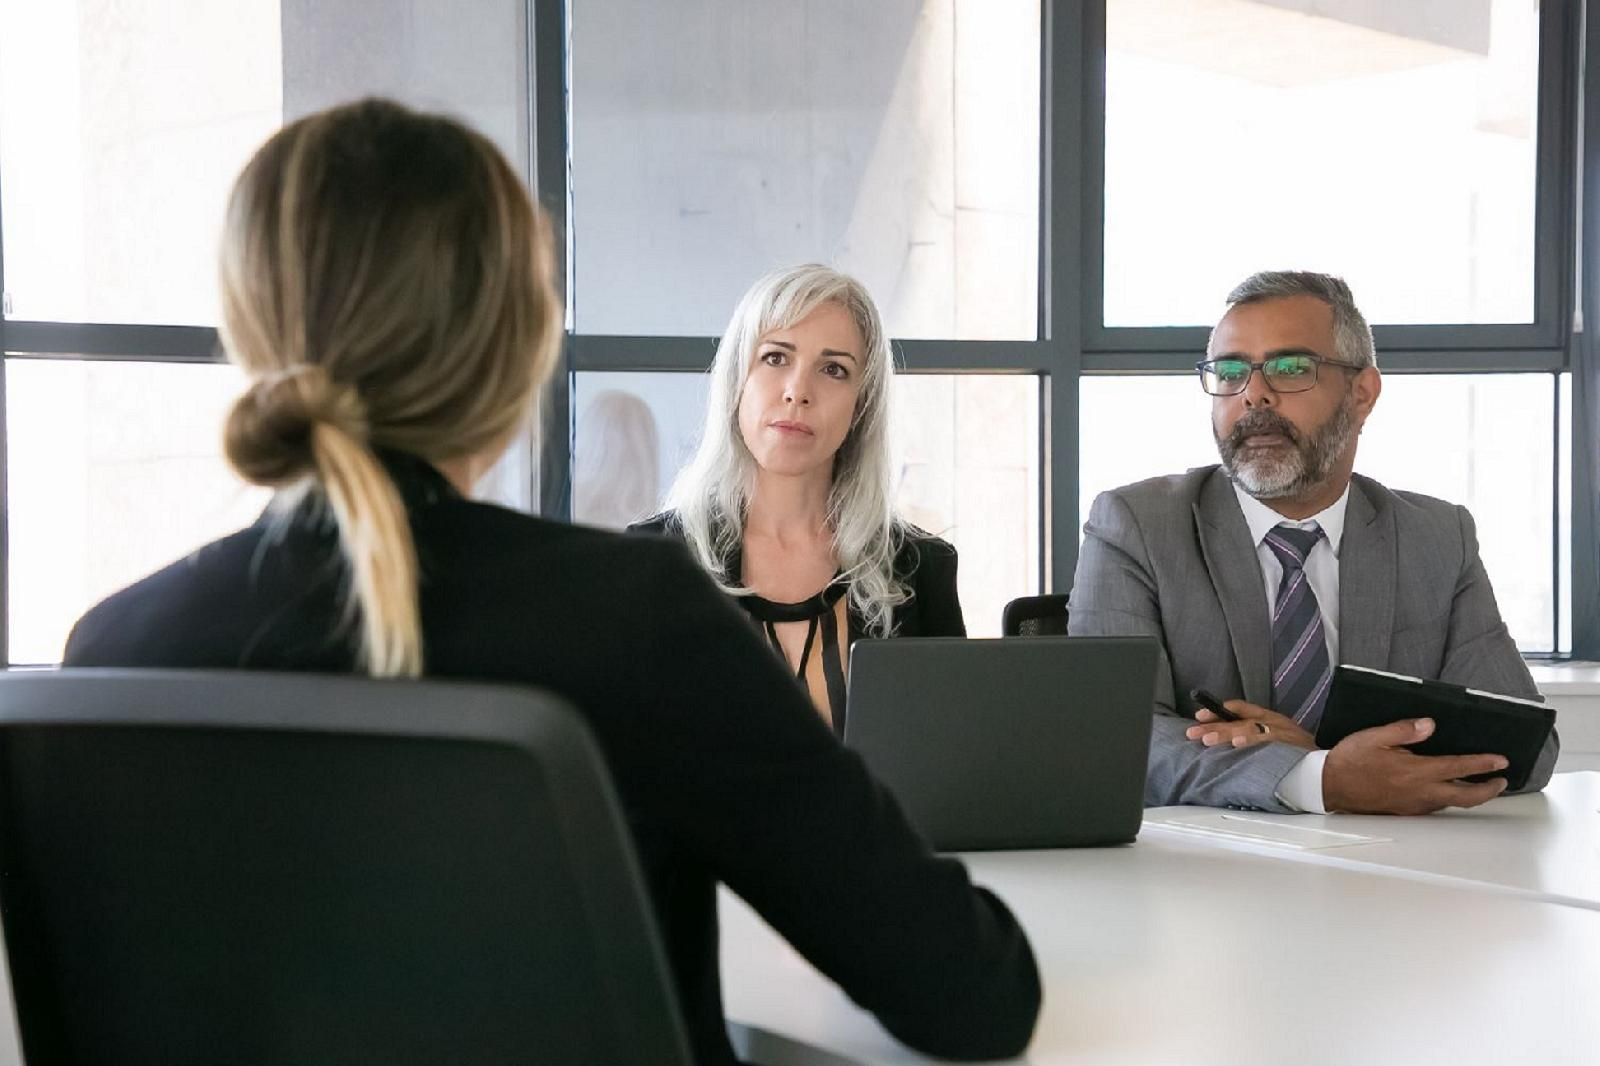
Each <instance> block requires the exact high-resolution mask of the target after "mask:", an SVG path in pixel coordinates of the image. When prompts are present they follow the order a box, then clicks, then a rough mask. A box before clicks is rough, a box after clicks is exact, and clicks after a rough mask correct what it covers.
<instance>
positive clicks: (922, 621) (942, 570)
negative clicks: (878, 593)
mask: <svg viewBox="0 0 1600 1066" xmlns="http://www.w3.org/2000/svg"><path fill="white" fill-rule="evenodd" d="M900 554H901V558H903V559H906V560H907V562H908V564H909V566H908V569H910V571H911V572H910V576H909V582H910V585H911V591H912V592H913V593H914V598H913V600H912V604H911V605H910V606H911V609H910V610H908V611H906V612H905V624H904V625H902V626H901V627H900V628H899V630H898V631H897V632H898V635H899V636H902V637H964V636H966V635H967V623H966V619H965V618H963V617H962V614H961V598H960V596H959V595H958V594H957V592H956V550H955V548H954V547H953V546H952V545H951V544H950V543H949V542H948V541H945V540H941V539H940V538H938V537H933V536H920V537H916V538H914V539H912V540H910V541H908V542H907V545H906V547H905V548H903V549H902V550H901V553H900Z"/></svg>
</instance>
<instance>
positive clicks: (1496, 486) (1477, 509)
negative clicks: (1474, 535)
mask: <svg viewBox="0 0 1600 1066" xmlns="http://www.w3.org/2000/svg"><path fill="white" fill-rule="evenodd" d="M1553 381H1554V379H1553V377H1551V376H1546V375H1543V374H1472V375H1468V374H1463V375H1449V376H1444V375H1429V374H1389V375H1387V376H1385V377H1384V379H1383V396H1382V399H1381V400H1380V401H1379V404H1378V407H1377V410H1376V411H1374V413H1373V416H1372V418H1371V419H1370V420H1369V421H1368V422H1367V425H1366V428H1365V429H1364V430H1363V432H1362V434H1361V444H1360V448H1359V450H1358V452H1357V456H1356V470H1357V472H1358V473H1362V474H1366V475H1368V476H1370V477H1373V478H1376V479H1377V480H1378V481H1380V482H1382V483H1383V484H1384V485H1386V486H1388V487H1389V488H1392V489H1400V490H1408V491H1412V492H1421V493H1426V494H1427V495H1429V496H1437V497H1439V498H1440V499H1444V500H1449V501H1450V502H1452V503H1459V504H1462V505H1464V506H1466V507H1467V509H1468V510H1470V511H1471V512H1472V517H1473V519H1474V520H1475V521H1476V523H1477V527H1478V545H1479V549H1480V551H1481V552H1482V555H1483V564H1484V567H1485V568H1486V569H1487V570H1488V572H1489V578H1490V580H1491V581H1492V582H1493V584H1494V591H1495V597H1496V599H1497V600H1498V601H1499V604H1500V613H1501V616H1502V617H1504V618H1505V621H1506V625H1507V626H1508V627H1509V628H1510V630H1511V635H1512V636H1513V637H1514V638H1516V641H1517V646H1518V647H1519V648H1521V649H1522V650H1523V651H1540V652H1547V651H1551V650H1553V649H1554V647H1555V637H1556V635H1555V632H1554V628H1553V626H1554V617H1555V614H1554V612H1555V602H1554V597H1555V595H1556V589H1555V588H1553V587H1552V580H1551V577H1552V543H1551V538H1552V533H1553V530H1552V521H1553V514H1554V510H1555V508H1554V502H1555V501H1554V496H1553V484H1554V474H1553V470H1552V463H1553V462H1554V457H1555V444H1554V441H1555V438H1554V431H1555V426H1554V414H1555V406H1554V401H1555V394H1554V392H1553V391H1552V389H1553V388H1554V384H1553ZM1079 399H1080V417H1081V419H1082V423H1081V428H1080V434H1081V439H1082V441H1083V448H1082V452H1081V457H1080V464H1079V477H1080V478H1081V481H1080V487H1081V490H1082V492H1081V496H1080V501H1081V502H1080V507H1081V513H1082V514H1083V515H1084V517H1087V516H1088V514H1089V504H1090V503H1091V502H1092V501H1093V500H1094V497H1095V496H1096V495H1098V494H1099V493H1100V492H1102V491H1104V490H1106V489H1111V488H1116V487H1117V486H1119V485H1125V484H1128V483H1130V482H1134V481H1138V480H1141V479H1143V478H1147V477H1155V476H1157V475H1161V474H1172V473H1178V472H1181V471H1183V470H1187V469H1189V468H1190V467H1195V466H1204V465H1207V464H1211V463H1215V462H1216V461H1217V450H1216V445H1215V443H1214V442H1213V441H1212V438H1211V422H1210V401H1209V398H1208V397H1206V396H1205V395H1204V394H1203V393H1202V392H1201V391H1200V385H1199V382H1198V381H1196V380H1194V379H1193V378H1192V377H1182V378H1177V377H1159V378H1136V377H1100V378H1085V379H1084V380H1083V385H1082V392H1081V394H1080V397H1079ZM1419 441H1425V442H1427V447H1419V446H1418V442H1419Z"/></svg>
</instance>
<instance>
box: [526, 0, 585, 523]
mask: <svg viewBox="0 0 1600 1066" xmlns="http://www.w3.org/2000/svg"><path fill="white" fill-rule="evenodd" d="M524 11H525V19H526V21H527V42H526V54H527V56H528V63H529V69H530V71H531V76H530V77H529V79H528V90H529V114H530V115H531V117H532V120H533V137H532V141H531V145H530V149H531V153H532V159H531V160H530V164H531V173H532V176H533V188H534V195H535V196H536V197H537V198H538V199H539V202H540V203H541V204H542V205H543V207H544V210H545V212H546V214H547V215H548V216H549V218H550V225H551V230H552V231H553V234H554V237H555V241H554V243H555V257H556V277H558V278H561V279H562V281H563V284H562V288H563V290H564V291H565V294H566V297H567V299H569V300H570V299H572V297H573V288H574V286H573V285H572V284H571V278H572V271H571V270H570V264H569V260H568V254H567V253H568V249H569V248H571V247H572V243H571V241H570V240H569V239H568V238H569V227H570V226H571V224H572V221H571V219H570V217H569V213H568V211H567V194H568V174H569V170H568V165H567V164H568V150H569V146H570V145H571V143H572V138H571V131H570V130H569V129H568V122H569V118H570V116H569V112H568V106H567V102H568V89H569V86H568V63H569V62H570V51H571V49H570V48H569V44H570V41H569V39H568V17H567V15H568V12H567V0H526V2H525V7H524ZM574 324H576V320H575V319H574ZM572 358H573V338H572V336H571V335H570V334H568V335H566V336H565V337H564V343H563V345H562V352H561V356H560V359H559V361H558V363H557V371H556V373H555V374H553V375H552V376H551V379H550V382H549V384H548V385H546V387H545V389H544V393H543V396H542V398H541V401H540V412H539V429H538V435H539V455H538V470H539V491H538V500H537V503H538V508H539V513H540V514H541V515H544V516H545V517H547V518H561V519H566V518H570V517H571V516H572V492H571V486H572V388H573V378H572V375H573V363H572Z"/></svg>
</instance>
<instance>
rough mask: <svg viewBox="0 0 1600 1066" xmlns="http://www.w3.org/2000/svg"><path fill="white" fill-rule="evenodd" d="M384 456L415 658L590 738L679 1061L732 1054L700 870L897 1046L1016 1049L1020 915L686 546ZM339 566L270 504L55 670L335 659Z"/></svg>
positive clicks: (329, 543) (100, 609)
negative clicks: (544, 514) (474, 489)
mask: <svg viewBox="0 0 1600 1066" xmlns="http://www.w3.org/2000/svg"><path fill="white" fill-rule="evenodd" d="M386 461H387V462H388V463H389V465H390V468H391V472H392V473H393V474H394V475H395V479H396V483H397V485H398V486H399V487H400V490H401V493H402V495H403V497H404V498H405V500H406V505H407V509H408V511H409V513H410V516H411V524H412V532H413V535H414V536H415V538H416V544H417V551H418V555H419V559H420V563H421V567H422V575H423V578H422V586H421V602H422V628H423V634H424V645H423V653H424V656H425V658H426V662H427V672H428V674H429V675H430V676H434V677H442V678H449V677H457V678H476V679H483V680H492V681H510V682H526V683H528V684H532V685H538V686H541V687H544V688H548V689H550V690H552V691H554V692H557V693H559V694H560V695H562V696H564V697H566V698H567V699H568V700H570V701H571V702H572V703H573V704H574V705H575V706H577V708H578V709H579V710H580V711H582V712H583V714H584V716H585V718H587V719H588V722H589V724H590V726H591V727H592V728H593V730H594V732H595V735H596V737H597V738H598V740H599V742H600V746H601V748H602V749H603V750H604V751H605V754H606V756H607V759H608V762H609V763H610V766H611V770H612V774H613V776H614V777H615V779H616V783H617V787H618V790H619V792H620V793H621V798H622V802H623V805H624V808H625V809H626V811H627V812H628V815H629V820H630V823H631V826H632V829H633V834H634V839H635V842H636V844H637V846H638V850H639V856H640V859H641V862H642V864H643V867H644V871H645V876H646V879H647V881H648V883H649V890H650V895H651V898H652V900H653V902H654V905H655V910H656V916H657V918H658V920H659V922H660V926H661V931H662V935H663V939H664V940H665V943H666V948H667V952H668V954H669V956H670V959H671V963H672V967H673V971H674V974H675V976H676V978H677V982H678V988H679V993H680V995H681V999H682V1005H683V1010H684V1013H685V1015H686V1022H687V1028H688V1031H689V1035H690V1040H691V1042H692V1044H693V1047H694V1051H695V1054H696V1057H697V1061H699V1062H700V1063H702V1064H711V1063H716V1064H723V1063H732V1062H733V1061H734V1057H733V1052H732V1049H731V1047H730V1046H729V1043H728V1039H727V1034H726V1031H725V1029H724V1026H723V1018H722V1001H721V986H720V983H719V976H718V968H717V928H716V895H715V886H716V883H717V882H718V881H722V882H725V883H726V884H727V885H728V886H729V887H730V888H732V889H733V890H734V891H735V892H737V893H738V894H739V895H740V896H742V897H744V899H745V900H746V901H748V902H749V903H750V904H751V905H752V906H753V907H754V908H755V909H756V910H757V911H758V912H759V913H760V914H761V915H762V916H763V917H764V918H765V919H766V920H767V921H768V922H769V923H770V924H771V925H772V926H773V927H774V928H775V929H776V930H777V931H778V932H780V933H782V934H783V935H784V936H785V937H786V938H787V939H788V940H789V942H790V943H792V944H793V945H794V946H795V947H796V948H797V949H798V950H799V951H800V952H801V953H802V954H803V955H804V956H805V957H806V958H807V959H809V960H810V961H811V962H812V964H813V965H815V966H816V967H817V968H818V969H819V970H821V971H822V972H823V973H825V974H827V975H828V976H829V977H831V978H832V979H833V980H835V981H837V982H838V983H839V985H840V986H841V987H842V988H843V989H844V990H845V991H846V992H847V993H849V995H850V996H851V997H852V998H853V999H854V1000H855V1001H856V1002H857V1003H859V1004H861V1006H863V1007H865V1008H866V1009H868V1010H870V1011H872V1012H874V1013H875V1014H876V1015H877V1016H878V1018H879V1020H880V1021H882V1023H883V1024H884V1026H885V1027H886V1028H888V1029H889V1031H890V1032H892V1033H894V1034H895V1035H896V1036H897V1037H899V1038H900V1039H901V1040H903V1041H905V1042H906V1043H907V1044H910V1045H912V1046H914V1047H917V1048H920V1049H922V1050H924V1051H928V1052H931V1053H934V1054H940V1055H945V1056H950V1057H970V1058H1001V1057H1006V1056H1009V1055H1012V1054H1014V1053H1016V1052H1017V1051H1018V1050H1020V1049H1021V1048H1022V1047H1023V1046H1024V1045H1025V1044H1026V1042H1027V1040H1028V1037H1029V1035H1030V1033H1031V1031H1032V1028H1033V1023H1034V1020H1035V1018H1036V1016H1037V1013H1038V1008H1039V979H1038V973H1037V970H1036V969H1035V966H1034V961H1033V956H1032V953H1031V952H1030V950H1029V947H1028V942H1027V940H1026V938H1025V937H1024V936H1023V933H1022V931H1021V929H1020V928H1018V926H1017V924H1016V920H1015V919H1014V918H1013V917H1012V916H1011V914H1010V912H1009V911H1007V910H1006V908H1005V906H1004V905H1003V904H1001V903H1000V901H999V900H997V899H996V898H995V897H994V896H992V895H990V894H989V893H988V892H986V891H985V890H983V889H979V888H974V887H973V886H972V884H971V883H970V882H969V880H968V879H967V874H966V870H965V869H964V868H963V867H962V866H961V864H960V863H958V862H956V861H954V860H951V859H943V858H937V857H935V856H933V855H931V854H930V853H929V852H928V849H927V847H926V846H925V845H924V844H923V842H922V841H921V840H920V839H919V838H918V837H917V836H916V834H915V832H914V831H913V830H912V829H911V828H910V827H909V826H908V825H907V823H906V821H905V818H904V816H903V815H902V814H901V812H900V809H899V807H898V806H897V805H896V804H895V802H894V800H893V799H892V798H891V797H890V796H889V794H888V793H887V792H885V791H884V789H883V788H882V787H881V786H880V785H878V784H877V783H876V782H875V781H874V780H873V779H872V778H871V777H870V776H869V775H868V773H867V771H866V769H865V768H864V767H863V765H862V764H861V762H860V760H859V759H858V758H857V757H856V756H855V755H854V753H852V752H849V751H847V750H846V749H844V748H843V747H841V746H840V744H839V743H838V741H837V740H835V738H834V736H833V734H832V733H830V732H829V731H828V729H827V727H826V726H824V725H823V723H822V722H821V721H820V720H819V719H818V717H817V715H816V714H815V712H813V710H812V709H811V706H810V704H809V702H808V701H807V700H806V698H805V696H804V695H803V694H802V693H801V692H800V691H799V689H798V688H797V687H796V686H795V685H794V683H793V681H792V680H791V679H790V678H789V677H788V676H787V675H786V674H785V673H784V671H783V668H782V667H781V666H780V665H779V664H778V663H777V662H776V661H775V660H774V659H773V657H772V655H771V654H770V653H768V652H767V651H766V649H764V648H763V647H762V646H761V644H760V642H759V640H758V639H757V637H756V634H755V633H754V632H753V631H752V630H751V627H750V625H749V623H748V622H747V621H746V620H745V618H744V615H743V614H742V613H741V612H740V611H739V610H738V609H737V608H736V607H735V606H734V605H733V604H732V603H731V602H729V600H728V598H727V597H726V596H723V595H722V594H721V593H719V592H718V591H717V590H716V588H715V587H714V586H713V585H712V584H711V582H710V581H708V580H707V579H706V577H705V575H704V574H703V573H702V572H701V571H700V569H699V568H698V567H697V566H696V565H695V564H694V562H693V561H692V560H691V559H690V558H689V557H688V554H687V553H686V552H685V551H684V550H683V548H682V547H681V546H679V545H676V544H674V543H672V542H671V541H670V540H667V539H665V538H643V537H635V538H630V537H623V536H619V535H615V534H609V533H602V532H599V531H596V530H590V529H583V528H580V527H576V526H568V525H562V524H559V523H555V522H547V521H542V520H540V519H537V518H532V517H529V516H527V515H524V514H520V513H518V512H515V511H509V510H505V509H503V508H499V507H494V506H490V505H487V504H481V503H474V502H471V501H468V500H466V499H463V498H462V497H461V496H459V495H458V494H457V493H456V492H455V491H454V490H453V489H452V488H451V487H450V485H449V484H448V483H447V482H446V481H445V480H444V478H443V477H442V476H440V475H439V473H438V472H437V471H435V470H434V469H433V468H432V467H431V466H429V465H427V464H426V463H423V462H421V461H420V460H416V459H409V458H404V457H390V458H388V459H386ZM342 582H343V573H342V567H341V566H340V565H339V562H338V556H337V545H336V540H335V537H334V533H333V531H332V530H331V528H330V527H329V524H328V523H327V521H326V520H324V519H321V518H319V517H318V516H317V514H316V513H315V510H314V508H313V507H311V506H310V505H306V506H304V507H302V509H301V510H300V511H298V512H296V513H295V514H294V516H293V517H292V519H291V520H290V522H289V523H288V525H287V526H286V527H285V528H283V529H282V530H276V531H275V530H274V529H273V528H272V525H271V523H270V522H269V521H268V520H267V519H266V517H265V516H264V517H263V520H262V521H260V522H257V523H256V524H255V525H253V526H251V527H249V528H247V529H244V530H241V531H240V532H238V533H235V534H233V535H232V536H229V537H225V538H223V539H221V540H218V541H215V542H213V543H212V544H210V545H207V546H206V547H204V548H202V549H200V550H199V551H197V552H195V553H194V554H193V555H191V556H189V557H188V558H186V559H183V560H181V561H180V562H177V563H174V564H173V565H171V566H168V567H167V568H166V569H164V570H161V571H159V572H157V573H155V574H153V575H151V576H150V577H147V578H145V579H144V580H143V581H140V582H139V583H138V584H135V585H133V586H132V587H130V588H127V589H124V590H123V591H121V592H118V593H116V594H115V595H113V596H111V597H110V598H109V599H107V600H105V601H104V602H102V603H101V604H99V605H98V606H97V607H95V608H94V609H93V610H91V611H90V612H89V613H88V614H86V615H85V616H84V617H83V618H82V619H81V620H80V621H79V622H78V625H77V627H76V628H75V629H74V630H73V633H72V636H71V638H70V639H69V640H68V644H67V653H66V663H67V665H70V666H128V667H140V666H146V667H171V668H248V669H282V670H313V671H329V672H346V671H349V670H351V669H352V668H353V663H354V656H353V653H352V648H351V645H350V643H349V641H350V636H349V634H350V630H349V628H348V627H341V625H340V620H341V610H342V604H343V599H342Z"/></svg>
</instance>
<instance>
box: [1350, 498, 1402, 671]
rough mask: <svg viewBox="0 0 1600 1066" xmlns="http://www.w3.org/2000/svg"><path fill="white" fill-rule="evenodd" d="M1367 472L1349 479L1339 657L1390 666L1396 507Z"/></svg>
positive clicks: (1378, 665)
mask: <svg viewBox="0 0 1600 1066" xmlns="http://www.w3.org/2000/svg"><path fill="white" fill-rule="evenodd" d="M1371 486H1372V483H1371V482H1370V481H1368V480H1367V479H1366V478H1361V477H1357V478H1353V479H1352V480H1351V482H1350V502H1349V504H1348V505H1346V507H1345V513H1344V540H1343V541H1342V542H1341V543H1340V545H1339V661H1340V662H1344V663H1355V664H1356V665H1358V666H1371V667H1375V668H1377V669H1380V670H1381V669H1387V668H1388V666H1389V636H1390V634H1391V633H1392V632H1393V630H1394V589H1395V582H1396V579H1397V576H1398V575H1397V573H1396V558H1395V543H1394V512H1393V511H1392V510H1391V509H1390V508H1389V507H1388V505H1387V504H1386V503H1384V501H1383V499H1382V497H1381V496H1380V495H1378V494H1377V493H1375V492H1373V491H1372V488H1371Z"/></svg>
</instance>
